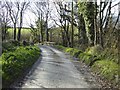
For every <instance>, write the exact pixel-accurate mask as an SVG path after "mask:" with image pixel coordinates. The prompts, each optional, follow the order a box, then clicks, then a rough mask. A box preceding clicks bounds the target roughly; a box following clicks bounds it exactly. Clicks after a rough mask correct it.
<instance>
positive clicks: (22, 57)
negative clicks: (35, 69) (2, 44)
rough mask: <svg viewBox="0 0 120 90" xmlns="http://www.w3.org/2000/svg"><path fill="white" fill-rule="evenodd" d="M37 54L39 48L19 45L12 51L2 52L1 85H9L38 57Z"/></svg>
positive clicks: (38, 53)
mask: <svg viewBox="0 0 120 90" xmlns="http://www.w3.org/2000/svg"><path fill="white" fill-rule="evenodd" d="M39 55H40V49H39V48H38V47H35V46H34V47H31V46H27V47H22V46H21V47H18V48H17V49H16V50H15V51H14V52H8V53H3V54H2V56H1V58H2V59H1V61H2V79H3V86H7V85H9V84H10V83H12V82H13V81H14V80H15V79H16V78H18V76H21V75H22V73H23V72H24V71H25V70H26V69H27V68H29V67H30V66H31V65H32V64H33V63H34V62H35V61H36V60H37V59H38V57H39Z"/></svg>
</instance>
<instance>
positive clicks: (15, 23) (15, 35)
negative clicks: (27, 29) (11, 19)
mask: <svg viewBox="0 0 120 90" xmlns="http://www.w3.org/2000/svg"><path fill="white" fill-rule="evenodd" d="M14 40H16V23H14Z"/></svg>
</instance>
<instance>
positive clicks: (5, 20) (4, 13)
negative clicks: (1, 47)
mask: <svg viewBox="0 0 120 90" xmlns="http://www.w3.org/2000/svg"><path fill="white" fill-rule="evenodd" d="M5 7H6V5H5V3H4V2H2V4H1V13H0V18H1V29H2V40H5V39H6V35H7V29H8V25H9V24H10V18H9V14H8V10H7V9H6V8H5Z"/></svg>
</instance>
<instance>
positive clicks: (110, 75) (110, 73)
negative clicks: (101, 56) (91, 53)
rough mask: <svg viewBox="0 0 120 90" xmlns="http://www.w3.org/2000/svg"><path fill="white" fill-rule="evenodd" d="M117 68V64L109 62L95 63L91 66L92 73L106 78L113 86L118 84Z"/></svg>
mask: <svg viewBox="0 0 120 90" xmlns="http://www.w3.org/2000/svg"><path fill="white" fill-rule="evenodd" d="M119 68H120V67H119V66H118V64H116V63H115V62H113V61H110V60H101V61H96V62H95V63H94V65H93V66H92V70H93V71H94V72H96V73H97V74H100V75H101V76H103V77H104V78H106V79H107V80H108V81H109V82H111V83H112V84H113V85H116V84H118V76H119V74H120V73H119Z"/></svg>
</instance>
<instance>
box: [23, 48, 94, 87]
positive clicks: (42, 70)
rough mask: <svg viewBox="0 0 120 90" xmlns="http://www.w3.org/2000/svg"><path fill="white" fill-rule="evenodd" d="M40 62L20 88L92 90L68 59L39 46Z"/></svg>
mask: <svg viewBox="0 0 120 90" xmlns="http://www.w3.org/2000/svg"><path fill="white" fill-rule="evenodd" d="M40 48H41V50H42V60H41V61H40V60H38V61H37V63H36V64H35V65H34V66H33V68H32V70H31V71H30V72H29V73H28V75H27V76H26V77H25V79H24V80H23V82H22V83H23V84H22V86H21V87H22V88H92V86H91V85H90V84H89V83H87V82H86V81H85V79H84V76H83V74H82V73H80V72H79V71H78V70H77V69H76V68H75V66H74V65H73V63H72V62H71V61H70V57H67V56H66V55H65V54H64V53H63V52H61V51H59V50H56V49H54V48H52V47H49V46H40Z"/></svg>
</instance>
